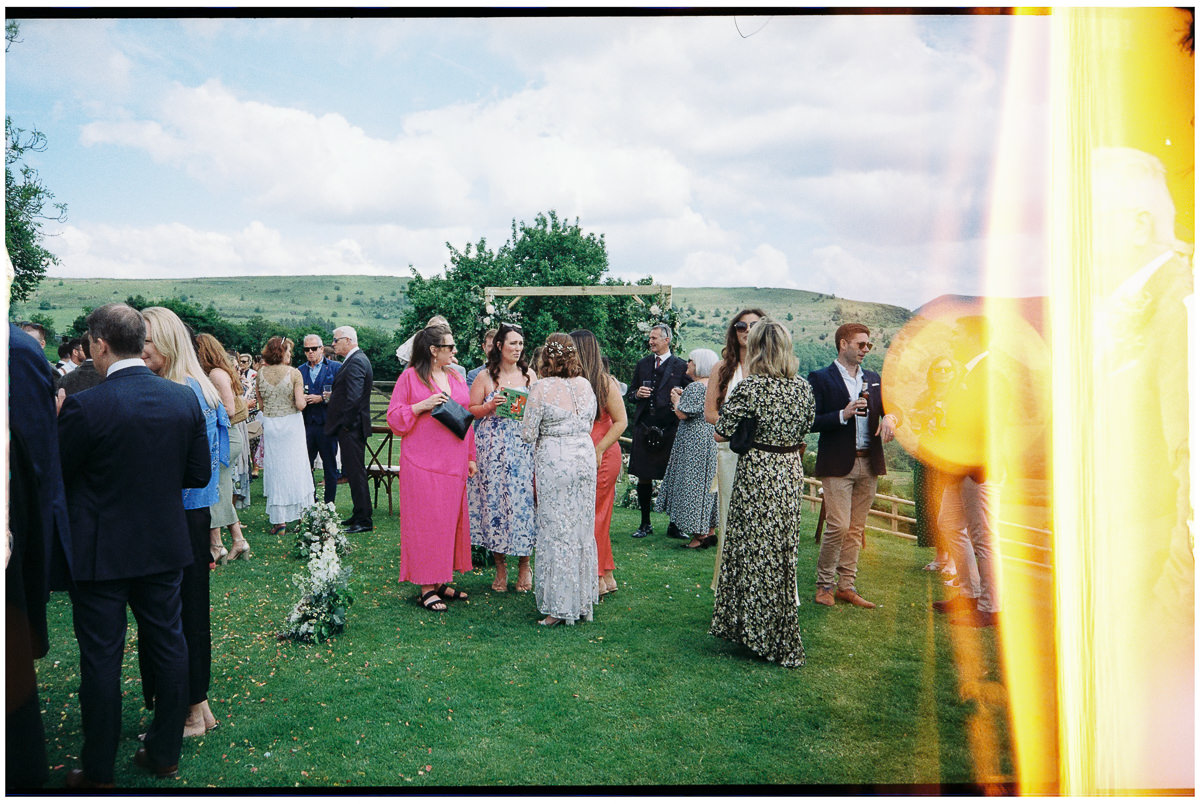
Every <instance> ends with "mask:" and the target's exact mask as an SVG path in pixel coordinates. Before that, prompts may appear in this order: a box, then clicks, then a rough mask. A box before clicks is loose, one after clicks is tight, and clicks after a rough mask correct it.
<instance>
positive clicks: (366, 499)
mask: <svg viewBox="0 0 1200 804" xmlns="http://www.w3.org/2000/svg"><path fill="white" fill-rule="evenodd" d="M333 351H334V352H336V353H337V354H338V356H339V357H341V358H342V367H341V368H340V369H339V370H338V373H337V376H336V377H334V378H333V391H332V393H330V395H329V405H328V408H327V410H326V411H325V432H326V433H328V434H329V435H333V436H337V441H338V447H339V448H340V449H341V451H342V474H343V475H344V476H345V478H346V482H347V483H348V484H349V485H350V499H352V500H353V501H354V511H353V513H351V514H350V518H349V519H346V520H343V521H342V524H343V525H347V526H348V527H347V528H346V532H347V533H362V532H363V531H368V530H374V528H375V523H374V511H373V510H372V509H371V494H370V492H369V491H368V490H367V466H366V449H367V438H368V437H369V436H370V435H371V382H372V380H373V379H374V374H373V373H372V371H371V361H370V360H368V359H367V356H366V355H365V354H363V351H362V349H359V348H358V333H357V332H356V331H355V330H354V327H338V328H337V329H335V330H334V331H333ZM326 484H327V485H328V481H326Z"/></svg>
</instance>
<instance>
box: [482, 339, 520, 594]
mask: <svg viewBox="0 0 1200 804" xmlns="http://www.w3.org/2000/svg"><path fill="white" fill-rule="evenodd" d="M536 379H537V376H536V375H535V374H534V373H533V371H531V370H530V368H529V366H528V365H527V364H526V363H525V336H524V334H523V333H522V331H521V328H520V327H518V326H516V325H514V324H502V325H501V326H500V329H498V330H497V331H496V334H495V336H494V337H493V338H492V349H491V351H489V352H488V359H487V366H486V368H485V369H484V370H483V371H481V372H479V374H478V375H477V376H476V377H475V382H474V383H472V384H471V406H470V411H471V414H472V415H473V416H474V417H475V419H476V422H475V449H476V455H477V457H476V461H477V463H478V465H479V472H478V473H477V474H476V475H475V476H474V477H473V478H471V479H470V481H468V483H467V499H468V502H469V503H470V510H471V543H472V544H477V545H480V546H482V547H486V548H487V549H488V550H490V551H491V553H492V560H493V561H494V562H495V564H496V577H495V579H494V580H493V581H492V589H493V590H495V591H497V592H504V591H507V589H508V562H507V556H517V591H518V592H528V591H529V590H530V589H532V588H533V570H532V569H530V566H529V557H530V555H532V554H533V546H534V534H535V526H534V511H533V445H532V444H526V443H525V442H524V441H522V440H521V422H520V418H517V417H512V416H511V410H512V408H511V405H512V402H513V400H511V399H510V395H509V394H507V393H506V391H507V390H508V389H522V390H524V391H526V392H527V391H528V388H529V386H530V385H532V384H533V382H534V380H536ZM502 406H506V407H504V408H502Z"/></svg>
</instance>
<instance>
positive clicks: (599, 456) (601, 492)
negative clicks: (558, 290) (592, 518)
mask: <svg viewBox="0 0 1200 804" xmlns="http://www.w3.org/2000/svg"><path fill="white" fill-rule="evenodd" d="M571 340H573V341H574V342H575V348H576V349H577V350H578V352H579V362H580V363H581V364H582V365H583V376H584V377H586V378H587V381H588V382H589V383H591V386H592V392H593V393H594V394H595V395H596V401H597V405H596V420H595V422H593V423H592V444H593V446H595V448H596V558H597V567H596V568H597V571H598V572H599V574H600V596H601V597H603V596H604V595H607V594H608V593H609V592H615V591H617V579H616V578H614V577H613V570H615V569H616V568H617V565H616V562H614V561H613V554H612V542H611V540H610V539H609V535H608V531H609V529H610V528H611V527H612V514H613V500H614V498H615V497H616V492H617V478H619V477H620V476H621V445H620V444H618V443H617V439H618V438H620V436H621V433H623V432H625V425H626V424H627V421H628V417H627V415H626V413H625V400H624V399H622V397H621V389H620V388H619V387H618V386H617V381H616V380H615V379H613V376H612V375H611V374H609V373H608V372H607V371H605V370H604V363H603V361H602V359H601V356H600V343H599V342H598V341H597V340H596V336H595V335H593V334H592V332H591V331H590V330H586V329H577V330H575V331H574V332H572V333H571Z"/></svg>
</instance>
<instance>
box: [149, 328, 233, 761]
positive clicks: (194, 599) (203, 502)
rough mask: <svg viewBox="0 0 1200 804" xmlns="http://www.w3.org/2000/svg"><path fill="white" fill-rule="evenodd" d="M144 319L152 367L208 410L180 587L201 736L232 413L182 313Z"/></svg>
mask: <svg viewBox="0 0 1200 804" xmlns="http://www.w3.org/2000/svg"><path fill="white" fill-rule="evenodd" d="M142 318H143V319H145V321H146V341H145V344H144V345H143V347H142V360H143V361H144V362H145V363H146V368H148V369H150V370H151V371H153V372H154V373H155V374H157V375H158V376H160V377H163V378H165V379H168V380H170V381H172V382H177V383H179V384H180V385H186V386H187V387H189V388H191V389H192V392H193V393H195V395H196V401H197V402H198V403H199V404H200V410H201V411H203V413H204V425H205V430H206V432H207V434H208V450H209V461H210V465H211V468H212V479H211V480H209V483H208V485H207V486H205V487H204V488H202V489H184V490H183V508H184V513H185V514H186V515H187V525H188V536H189V537H190V541H191V545H192V557H193V560H192V564H191V566H189V567H185V568H184V569H183V579H182V581H181V583H180V587H179V597H180V604H181V612H180V621H181V623H180V624H181V625H182V628H183V638H184V641H185V642H186V643H187V650H188V714H187V720H186V721H184V724H183V736H184V737H198V736H200V735H202V734H204V733H205V732H206V731H208V730H209V729H211V728H214V727H216V725H217V719H216V717H214V715H213V713H212V710H211V709H210V708H209V706H208V686H209V682H210V681H211V680H212V627H211V619H210V611H209V575H208V573H209V565H210V561H211V559H212V556H211V555H210V554H209V540H208V537H209V522H210V521H211V516H210V514H209V507H210V506H211V505H212V504H213V503H215V502H217V501H218V500H219V499H220V488H219V484H220V475H221V467H222V464H226V465H227V464H228V463H229V415H228V414H227V413H226V412H225V406H224V405H223V404H221V395H220V392H218V391H217V388H216V386H214V385H213V384H212V381H211V380H210V379H209V378H208V375H207V374H206V373H205V372H204V369H202V368H201V367H200V361H199V360H198V359H197V358H196V352H195V349H194V347H193V346H192V337H191V333H190V332H188V328H187V326H186V325H184V323H183V322H182V321H180V320H179V316H177V315H176V314H175V313H174V312H173V311H171V310H168V309H167V308H166V307H147V308H146V309H144V310H142ZM138 665H139V667H140V668H141V672H142V694H143V696H144V697H145V700H146V708H147V709H153V708H154V703H155V699H156V697H157V694H158V688H159V682H158V679H157V677H156V676H155V673H154V665H153V663H152V662H150V661H149V658H148V656H147V655H146V654H145V653H144V652H143V651H138Z"/></svg>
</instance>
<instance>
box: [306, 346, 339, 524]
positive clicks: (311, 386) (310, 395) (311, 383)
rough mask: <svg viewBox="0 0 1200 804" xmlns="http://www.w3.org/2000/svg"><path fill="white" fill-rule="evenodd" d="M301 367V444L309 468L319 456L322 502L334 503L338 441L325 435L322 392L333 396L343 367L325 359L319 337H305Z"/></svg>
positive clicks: (324, 409)
mask: <svg viewBox="0 0 1200 804" xmlns="http://www.w3.org/2000/svg"><path fill="white" fill-rule="evenodd" d="M303 343H304V347H303V348H304V363H303V364H301V366H300V378H301V379H302V380H303V381H304V399H305V400H306V401H307V402H308V404H307V405H305V407H304V410H303V411H302V413H303V414H304V440H305V443H306V444H307V445H308V465H309V466H310V467H311V466H312V465H313V464H314V463H315V461H316V458H317V456H318V455H320V456H321V468H322V470H323V471H324V473H325V495H324V499H325V502H334V501H335V500H336V499H337V484H338V480H339V478H340V475H339V474H338V471H337V449H338V444H337V438H336V437H335V436H332V435H329V434H327V433H326V432H325V419H326V414H327V412H328V403H327V402H326V393H325V389H326V388H329V389H330V394H331V395H332V389H333V382H334V380H335V379H336V378H337V373H338V371H340V370H341V368H342V365H341V364H340V363H335V362H334V361H332V360H326V359H325V345H324V344H323V343H322V342H321V336H320V335H314V334H309V335H305V336H304V341H303Z"/></svg>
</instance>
